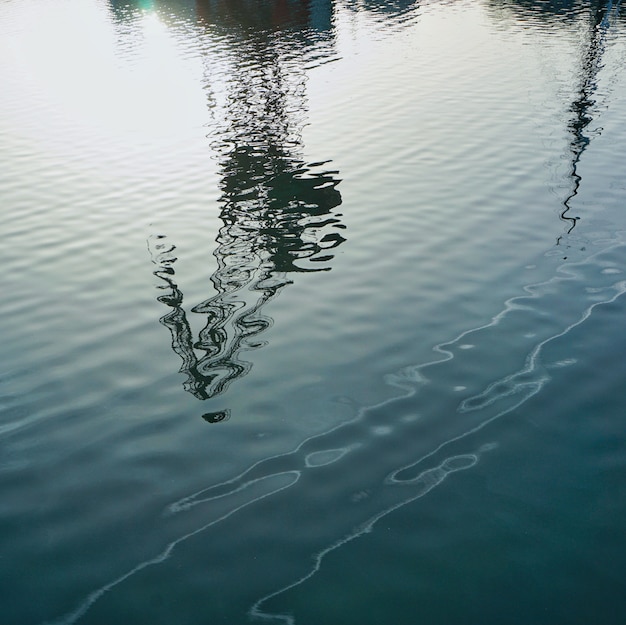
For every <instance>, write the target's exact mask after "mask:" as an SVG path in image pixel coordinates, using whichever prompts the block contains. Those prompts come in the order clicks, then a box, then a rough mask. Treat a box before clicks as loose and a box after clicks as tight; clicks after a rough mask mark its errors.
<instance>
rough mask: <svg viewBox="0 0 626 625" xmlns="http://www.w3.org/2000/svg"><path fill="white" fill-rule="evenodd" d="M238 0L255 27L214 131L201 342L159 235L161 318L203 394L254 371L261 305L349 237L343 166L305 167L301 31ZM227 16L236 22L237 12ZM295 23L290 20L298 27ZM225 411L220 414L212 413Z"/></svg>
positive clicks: (324, 262)
mask: <svg viewBox="0 0 626 625" xmlns="http://www.w3.org/2000/svg"><path fill="white" fill-rule="evenodd" d="M239 4H242V6H244V8H245V9H246V15H245V17H246V22H247V23H248V24H250V23H253V24H254V27H255V29H252V30H247V31H245V36H243V38H242V31H238V36H237V37H236V38H234V39H233V41H232V42H231V45H232V48H231V49H229V50H228V52H229V54H230V55H232V57H233V59H232V62H233V67H231V68H229V72H230V75H231V78H230V79H229V81H228V85H227V94H228V95H227V99H226V104H225V107H224V111H223V113H224V118H225V119H224V122H225V123H224V125H223V127H222V128H220V129H218V130H217V131H215V132H214V133H213V146H214V148H215V149H216V151H217V153H218V157H219V162H220V167H221V177H222V181H221V184H220V187H221V191H222V196H221V200H220V201H221V210H220V219H221V220H222V222H223V225H222V227H221V228H220V230H219V233H218V236H217V239H216V241H217V249H216V250H215V251H214V256H215V258H216V260H217V269H216V271H215V272H214V273H213V275H212V277H211V281H212V283H213V287H214V289H215V294H214V295H212V296H211V297H209V298H208V299H207V300H205V301H204V302H202V303H201V304H199V305H197V306H195V307H193V308H192V309H191V310H192V312H194V313H198V314H202V315H204V316H205V317H206V324H205V326H204V328H203V329H202V330H201V331H200V333H199V336H198V340H197V341H196V342H195V343H194V341H193V335H192V331H191V328H190V325H189V322H188V321H187V317H186V313H185V311H184V309H183V294H182V292H181V291H180V289H179V287H178V285H177V283H176V281H175V272H174V264H175V262H176V258H175V256H174V250H175V247H174V246H173V245H169V244H167V242H166V241H165V240H164V237H160V236H159V237H157V238H155V239H152V240H151V242H150V246H151V248H152V253H153V261H154V262H155V264H156V265H157V270H156V271H155V275H157V276H158V277H159V278H160V279H161V280H162V284H161V287H160V288H163V289H165V290H166V291H167V294H166V295H162V296H160V297H159V298H158V299H159V301H161V302H162V303H164V304H166V305H167V306H169V307H170V308H171V311H170V312H169V313H167V314H166V315H164V316H163V317H162V318H161V323H163V325H165V326H166V327H167V328H168V329H169V330H170V332H171V335H172V348H173V350H174V351H175V352H176V353H177V354H178V355H179V356H180V358H181V360H182V362H183V364H182V366H181V372H183V373H185V374H186V375H187V380H186V381H185V382H184V385H183V386H184V388H185V390H187V391H188V392H190V393H192V394H193V395H194V396H195V397H197V398H198V399H202V400H204V399H209V398H211V397H215V396H216V395H219V394H220V393H222V392H224V391H225V390H226V389H227V388H228V386H229V385H230V384H231V383H232V382H233V381H234V380H236V379H237V378H240V377H242V376H244V375H246V374H247V373H248V372H249V371H250V368H251V364H250V363H249V362H246V361H243V360H242V359H241V358H240V353H241V352H242V351H246V350H250V349H254V348H257V347H260V346H261V345H262V344H263V343H262V341H260V340H259V335H260V334H261V333H262V332H263V331H265V330H266V329H267V328H269V327H270V326H271V325H272V323H273V321H272V319H271V318H270V317H268V316H266V315H263V314H262V309H263V307H264V306H265V304H266V303H267V302H268V301H270V300H271V299H272V298H274V296H276V295H277V294H278V293H279V292H280V291H281V290H282V288H283V287H284V286H285V285H286V284H289V283H290V279H289V278H288V275H287V274H289V273H296V272H299V273H304V272H312V271H323V270H328V269H329V268H330V267H329V266H328V261H330V260H331V259H332V258H333V254H332V252H331V250H332V249H333V248H335V247H337V246H338V245H340V244H341V243H342V242H343V241H344V240H345V239H344V237H343V236H342V235H341V234H340V231H341V230H343V228H344V226H343V225H342V224H341V222H340V221H339V218H338V216H337V215H335V214H333V212H332V211H333V209H335V208H336V207H337V206H339V205H340V204H341V195H340V194H339V191H338V190H337V188H336V187H337V185H338V183H339V180H338V179H336V178H335V175H336V174H337V172H336V171H328V170H323V169H322V167H323V165H324V163H315V164H310V165H306V164H305V162H304V161H303V160H302V158H300V157H299V156H298V152H299V151H300V148H301V128H302V125H303V123H304V121H303V101H304V97H305V95H304V83H305V78H306V75H305V70H304V69H303V67H302V66H301V65H300V60H299V59H298V60H296V59H294V50H293V49H289V50H288V49H287V48H288V47H289V48H293V46H294V45H296V46H297V45H302V41H301V40H299V39H294V37H293V34H294V33H293V30H291V31H290V32H291V36H290V37H288V38H287V40H286V41H282V40H281V38H280V35H281V32H280V30H279V31H276V23H275V20H276V12H275V11H274V12H269V13H267V15H269V16H270V17H271V18H272V22H271V24H269V25H268V26H267V28H265V27H264V26H262V24H263V14H261V13H259V14H258V15H250V13H249V11H252V10H253V8H252V5H249V3H247V2H245V1H244V2H241V3H235V4H234V5H232V6H234V7H237V6H239ZM270 4H272V3H270ZM304 4H305V5H308V3H304ZM209 5H210V6H211V8H213V9H215V8H216V7H219V8H220V13H221V12H223V11H225V10H226V8H225V7H226V5H224V4H222V3H218V2H211V3H206V5H203V6H204V9H205V15H206V11H207V7H208V6H209ZM278 5H280V3H277V5H276V6H278ZM262 6H264V7H265V9H267V6H266V4H265V3H263V4H262ZM298 15H300V13H298ZM221 17H222V18H223V22H225V23H227V24H230V23H231V21H233V20H234V21H236V20H237V17H238V16H237V15H235V16H232V15H228V16H227V17H228V19H226V18H224V16H221ZM294 26H295V25H294V22H293V21H290V22H289V28H290V29H293V28H294ZM270 32H271V36H270ZM298 41H299V43H298ZM295 52H297V50H296V51H295ZM226 417H227V413H224V412H220V413H210V414H208V415H205V417H204V418H205V419H206V420H207V421H217V420H223V419H224V418H226Z"/></svg>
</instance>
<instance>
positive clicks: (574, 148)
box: [557, 1, 619, 245]
mask: <svg viewBox="0 0 626 625" xmlns="http://www.w3.org/2000/svg"><path fill="white" fill-rule="evenodd" d="M618 5H619V3H613V2H611V1H609V2H600V3H594V4H592V5H591V6H590V9H589V10H590V15H589V18H590V19H589V45H588V47H587V49H586V50H585V53H584V55H583V59H582V67H581V80H580V84H579V86H578V90H577V96H578V97H577V98H576V100H574V102H572V106H571V109H570V110H571V113H572V114H573V117H572V119H571V120H570V123H569V125H568V130H569V132H570V134H571V135H572V140H571V142H570V145H569V150H570V154H571V167H570V176H571V179H572V182H573V187H572V190H571V192H570V193H569V195H568V196H567V197H566V198H565V200H563V210H562V211H561V213H560V218H561V219H562V220H563V221H565V222H568V223H569V226H568V229H567V233H566V234H570V233H571V232H572V230H573V229H574V228H575V226H576V222H577V221H578V219H579V217H572V216H570V215H569V214H568V213H569V212H570V210H571V202H572V200H573V199H574V198H575V197H576V196H577V195H578V191H579V189H580V184H581V182H582V178H581V176H580V174H579V173H578V165H579V163H580V159H581V157H582V155H583V153H584V152H585V150H586V149H587V146H588V145H589V144H590V143H591V139H592V137H593V136H594V134H595V135H597V134H599V132H600V130H599V129H598V130H595V131H594V130H592V129H590V128H589V126H590V124H591V122H592V121H593V108H594V106H595V104H596V100H595V99H594V94H595V92H596V90H597V88H598V74H599V72H600V70H601V69H602V55H603V53H604V50H605V47H606V35H607V31H608V29H609V26H610V19H611V16H612V13H613V12H614V11H615V10H616V9H617V7H618ZM562 238H563V235H561V236H559V237H558V238H557V245H559V244H560V242H561V240H562Z"/></svg>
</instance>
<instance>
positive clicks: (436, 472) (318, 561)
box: [248, 452, 480, 625]
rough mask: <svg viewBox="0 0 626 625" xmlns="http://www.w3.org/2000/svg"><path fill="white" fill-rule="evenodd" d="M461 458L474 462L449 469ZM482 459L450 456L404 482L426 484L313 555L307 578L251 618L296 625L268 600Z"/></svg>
mask: <svg viewBox="0 0 626 625" xmlns="http://www.w3.org/2000/svg"><path fill="white" fill-rule="evenodd" d="M457 458H464V459H465V458H467V459H469V460H470V462H469V464H468V465H467V466H463V467H458V468H446V466H445V465H446V463H448V462H449V461H450V460H455V459H457ZM479 459H480V455H479V453H478V452H477V453H475V454H462V455H457V456H450V457H449V458H446V459H445V460H444V461H443V462H442V463H441V464H439V465H438V466H436V467H433V468H432V469H427V470H426V471H422V473H420V474H419V475H418V476H417V477H416V478H414V479H413V480H408V481H406V482H403V483H404V484H416V483H418V482H422V483H423V489H422V490H420V491H419V492H418V493H417V494H416V495H413V496H412V497H407V498H406V499H404V500H403V501H401V502H399V503H396V504H394V505H392V506H389V507H388V508H385V509H384V510H382V511H381V512H378V513H376V514H375V515H373V516H372V517H370V518H369V519H368V520H367V521H366V522H365V523H363V524H362V525H360V526H358V527H357V528H355V530H354V532H352V533H350V534H348V535H346V536H344V537H343V538H341V539H339V540H338V541H336V542H334V543H333V544H332V545H330V546H329V547H326V548H325V549H323V550H322V551H320V552H319V553H317V554H315V555H314V556H313V568H312V569H311V570H310V571H309V572H308V573H307V574H306V575H303V576H302V577H301V578H300V579H298V580H296V581H295V582H292V583H290V584H288V585H287V586H284V587H283V588H280V589H279V590H276V591H274V592H272V593H270V594H269V595H265V596H264V597H261V599H259V600H258V601H257V602H256V603H255V604H254V605H253V606H252V607H251V608H250V610H249V611H248V615H249V616H250V617H251V618H258V619H263V620H273V621H276V620H280V621H283V622H285V623H286V624H287V625H295V622H296V621H295V618H294V617H293V616H291V615H289V614H270V613H268V612H263V611H262V610H261V606H262V605H263V604H264V603H265V602H266V601H269V600H270V599H273V598H274V597H277V596H278V595H281V594H283V593H285V592H287V591H288V590H291V589H293V588H296V587H297V586H300V585H301V584H303V583H304V582H306V581H307V580H308V579H310V578H311V577H313V576H314V575H315V574H316V573H317V572H318V571H319V570H320V568H321V566H322V560H323V559H324V558H325V557H326V556H327V555H328V554H329V553H330V552H332V551H334V550H335V549H339V547H342V546H343V545H345V544H347V543H349V542H350V541H352V540H354V539H355V538H358V537H360V536H363V534H368V533H369V532H371V531H372V529H373V528H374V525H375V524H376V523H377V522H378V521H379V520H380V519H382V518H383V517H385V516H387V515H388V514H390V513H391V512H394V511H395V510H397V509H398V508H401V507H402V506H405V505H406V504H408V503H411V502H412V501H415V500H416V499H421V498H422V497H424V496H425V495H427V494H428V493H429V492H430V491H431V490H432V489H433V488H435V487H436V486H439V485H440V484H441V483H442V482H443V481H444V480H445V479H446V477H448V475H449V474H450V473H455V472H456V471H464V470H466V469H469V468H471V467H473V466H475V465H476V464H477V462H478V461H479Z"/></svg>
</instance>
